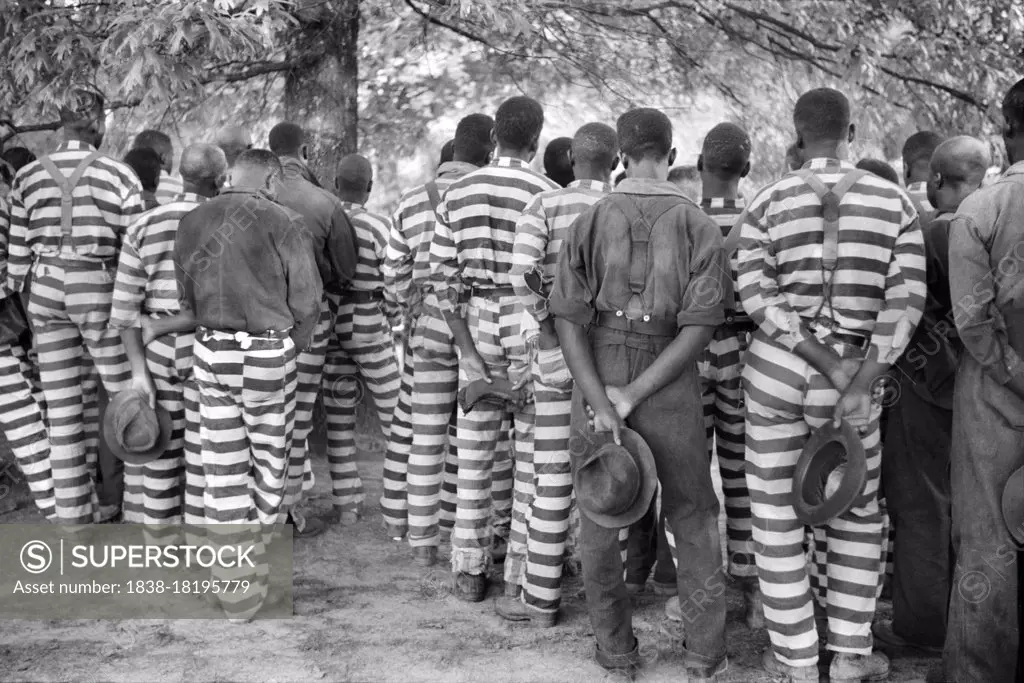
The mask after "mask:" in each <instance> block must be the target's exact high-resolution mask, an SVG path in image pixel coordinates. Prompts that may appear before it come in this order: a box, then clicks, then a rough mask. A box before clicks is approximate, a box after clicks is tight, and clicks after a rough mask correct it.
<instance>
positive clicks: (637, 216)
mask: <svg viewBox="0 0 1024 683" xmlns="http://www.w3.org/2000/svg"><path fill="white" fill-rule="evenodd" d="M610 196H611V197H612V198H613V203H614V204H615V207H616V208H617V209H618V210H619V211H621V212H622V215H623V216H625V217H626V220H627V221H629V232H630V235H629V236H630V245H629V250H630V253H629V291H630V297H629V300H628V301H627V302H626V303H625V304H624V305H623V306H622V309H621V310H622V311H624V312H625V315H626V317H627V318H632V317H635V316H634V315H632V314H633V311H634V310H635V309H634V308H632V304H633V301H634V300H637V301H638V302H639V305H640V313H641V315H642V316H643V320H644V322H647V321H649V320H650V317H651V316H650V312H649V311H648V309H647V307H646V305H645V304H644V286H645V285H646V284H647V273H648V264H649V263H650V260H651V259H650V246H651V232H653V231H654V227H653V225H654V223H657V222H658V220H659V219H660V218H661V217H662V216H663V215H664V214H665V213H666V212H667V211H669V210H670V209H672V208H673V207H676V206H679V204H680V201H679V198H677V197H664V198H660V199H659V200H658V201H657V202H656V203H655V204H654V207H653V209H652V210H651V216H652V217H653V219H654V220H653V221H651V220H649V219H648V217H647V215H645V214H644V212H643V211H641V210H640V207H638V206H637V205H636V200H634V199H633V198H632V197H631V196H629V195H628V194H612V195H610Z"/></svg>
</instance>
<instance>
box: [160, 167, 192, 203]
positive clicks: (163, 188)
mask: <svg viewBox="0 0 1024 683" xmlns="http://www.w3.org/2000/svg"><path fill="white" fill-rule="evenodd" d="M183 194H185V187H184V185H182V182H181V177H180V176H176V175H173V174H171V173H168V172H167V171H160V183H159V184H158V185H157V186H156V200H157V201H158V202H160V203H161V204H170V203H171V202H174V201H177V200H178V197H180V196H181V195H183Z"/></svg>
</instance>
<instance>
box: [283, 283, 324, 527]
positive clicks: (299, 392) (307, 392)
mask: <svg viewBox="0 0 1024 683" xmlns="http://www.w3.org/2000/svg"><path fill="white" fill-rule="evenodd" d="M332 325H333V320H332V318H331V309H330V306H329V305H328V303H327V300H326V299H324V301H323V302H322V303H321V306H320V320H319V321H318V322H317V324H316V327H315V328H314V329H313V336H312V338H311V340H310V344H309V348H308V349H306V350H304V351H299V353H298V354H297V355H296V357H295V369H296V373H297V376H298V384H297V385H296V387H297V388H296V390H295V430H294V431H293V432H292V447H291V453H290V454H289V457H288V487H287V492H286V495H285V501H284V507H285V508H286V509H289V510H290V509H291V508H292V507H294V506H296V505H300V504H301V503H302V501H303V499H304V498H305V495H306V494H307V493H309V492H310V491H311V490H313V484H314V483H315V480H314V479H313V465H312V461H311V460H310V458H309V451H308V447H309V444H308V442H307V440H308V438H309V434H310V432H312V431H313V408H314V406H315V405H316V397H317V395H318V394H319V393H320V385H321V384H322V382H323V375H324V358H325V357H326V355H327V342H328V341H329V340H330V338H331V327H332Z"/></svg>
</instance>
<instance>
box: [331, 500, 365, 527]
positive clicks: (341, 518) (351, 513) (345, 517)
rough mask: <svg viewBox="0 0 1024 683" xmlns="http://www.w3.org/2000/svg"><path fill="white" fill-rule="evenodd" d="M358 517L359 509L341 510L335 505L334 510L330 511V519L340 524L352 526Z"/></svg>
mask: <svg viewBox="0 0 1024 683" xmlns="http://www.w3.org/2000/svg"><path fill="white" fill-rule="evenodd" d="M360 517H362V515H361V514H359V510H353V509H348V510H342V509H341V508H340V507H338V506H337V505H335V506H334V510H333V511H332V513H331V521H333V522H337V523H339V524H341V525H342V526H352V525H353V524H355V523H356V522H358V521H359V519H360Z"/></svg>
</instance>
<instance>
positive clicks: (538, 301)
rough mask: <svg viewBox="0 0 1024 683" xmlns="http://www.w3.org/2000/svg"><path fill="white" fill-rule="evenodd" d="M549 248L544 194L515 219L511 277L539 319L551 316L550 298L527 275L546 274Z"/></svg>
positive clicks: (536, 198) (525, 305)
mask: <svg viewBox="0 0 1024 683" xmlns="http://www.w3.org/2000/svg"><path fill="white" fill-rule="evenodd" d="M547 248H548V224H547V218H546V217H545V215H544V201H543V196H542V195H536V196H534V197H533V199H531V200H530V203H529V204H527V205H526V208H525V209H524V210H523V213H522V214H521V215H520V216H519V219H518V220H517V221H516V239H515V244H514V246H513V247H512V269H511V271H510V272H509V277H510V279H511V280H512V287H514V288H515V291H516V295H517V296H518V297H519V299H520V301H522V302H523V306H524V307H525V308H526V311H527V312H528V313H529V314H530V315H532V316H533V317H534V318H535V319H537V320H538V321H541V320H544V319H545V318H547V317H548V305H547V299H545V298H544V297H543V296H541V294H539V293H538V292H535V291H533V290H532V289H531V288H530V286H529V285H528V284H527V282H526V276H527V275H528V274H530V273H536V274H538V275H541V274H543V272H544V259H545V257H546V255H547Z"/></svg>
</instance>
